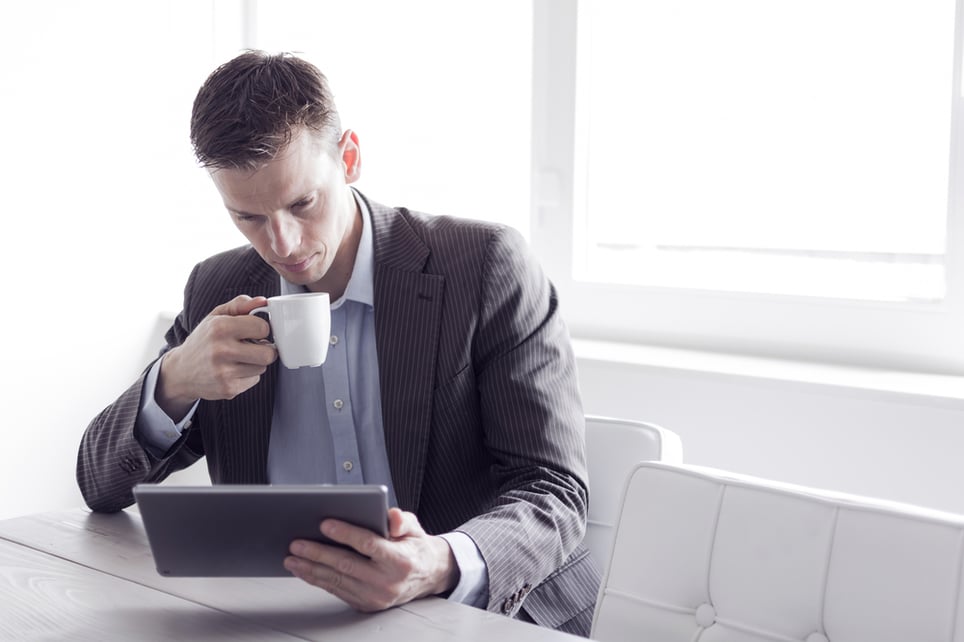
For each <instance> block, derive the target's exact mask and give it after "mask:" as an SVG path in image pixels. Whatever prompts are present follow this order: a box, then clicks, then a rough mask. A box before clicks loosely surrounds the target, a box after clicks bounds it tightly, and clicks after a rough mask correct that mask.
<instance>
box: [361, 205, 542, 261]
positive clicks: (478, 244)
mask: <svg viewBox="0 0 964 642" xmlns="http://www.w3.org/2000/svg"><path fill="white" fill-rule="evenodd" d="M369 203H370V208H371V211H372V217H373V219H374V221H375V227H376V236H379V237H381V238H382V239H386V240H391V241H402V242H404V240H406V239H418V241H420V242H421V243H422V244H424V245H425V246H426V247H427V248H428V249H429V250H431V251H432V252H443V253H445V252H446V251H448V250H451V251H452V252H455V253H457V254H460V253H465V252H469V253H475V252H477V251H484V249H485V247H486V246H487V245H489V243H491V242H493V241H496V242H499V241H503V242H509V243H524V241H523V240H522V235H521V234H519V232H518V231H517V230H515V229H514V228H512V227H510V226H508V225H505V224H502V223H495V222H492V221H483V220H478V219H471V218H464V217H459V216H451V215H447V214H437V213H427V212H422V211H418V210H413V209H409V208H407V207H387V206H384V205H380V204H378V203H374V202H369Z"/></svg>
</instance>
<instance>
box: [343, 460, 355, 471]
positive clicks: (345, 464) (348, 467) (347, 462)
mask: <svg viewBox="0 0 964 642" xmlns="http://www.w3.org/2000/svg"><path fill="white" fill-rule="evenodd" d="M341 466H342V468H344V469H345V472H346V473H350V472H351V469H352V468H354V465H352V463H351V462H350V461H346V462H345V463H343V464H342V465H341Z"/></svg>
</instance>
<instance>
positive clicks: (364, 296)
mask: <svg viewBox="0 0 964 642" xmlns="http://www.w3.org/2000/svg"><path fill="white" fill-rule="evenodd" d="M352 195H353V196H354V197H355V202H356V203H358V209H359V211H360V212H361V220H362V233H361V238H360V239H359V241H358V252H357V253H356V254H355V265H354V267H352V271H351V277H349V279H348V285H347V286H346V287H345V293H344V294H343V295H342V297H341V298H340V299H338V300H337V301H332V302H331V307H332V308H338V307H341V305H342V303H344V302H345V301H349V300H350V301H357V302H358V303H364V304H365V305H367V306H369V307H374V305H375V280H374V275H375V257H374V255H375V250H374V241H373V240H372V238H373V237H372V215H371V212H370V211H369V210H368V205H367V204H366V203H365V201H364V199H362V198H361V197H360V196H359V195H358V192H356V191H355V190H352ZM304 291H305V288H304V286H301V285H295V284H294V283H291V282H289V281H286V280H285V279H284V277H281V294H296V293H298V292H304Z"/></svg>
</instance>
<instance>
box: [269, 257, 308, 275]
mask: <svg viewBox="0 0 964 642" xmlns="http://www.w3.org/2000/svg"><path fill="white" fill-rule="evenodd" d="M314 260H315V257H314V255H312V256H309V257H308V258H306V259H302V260H301V261H298V262H296V263H282V262H281V261H276V262H275V265H277V266H278V267H279V268H280V269H282V270H284V271H285V272H290V273H291V274H298V273H300V272H304V271H305V270H307V269H308V268H309V267H311V264H312V263H313V262H314Z"/></svg>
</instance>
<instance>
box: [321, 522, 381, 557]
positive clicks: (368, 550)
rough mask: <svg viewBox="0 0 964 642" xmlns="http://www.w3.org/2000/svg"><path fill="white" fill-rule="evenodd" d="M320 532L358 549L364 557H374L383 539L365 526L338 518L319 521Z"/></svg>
mask: <svg viewBox="0 0 964 642" xmlns="http://www.w3.org/2000/svg"><path fill="white" fill-rule="evenodd" d="M321 533H322V535H324V536H325V537H327V538H329V539H331V540H332V541H335V542H338V543H339V544H344V545H345V546H348V547H349V548H352V549H354V550H356V551H358V552H359V553H361V554H362V555H364V556H365V557H374V556H375V554H376V552H377V551H378V548H379V545H380V544H381V543H382V542H384V541H385V540H384V539H383V538H381V537H379V536H378V535H376V534H375V533H373V532H372V531H370V530H368V529H367V528H362V527H360V526H355V525H354V524H349V523H348V522H343V521H341V520H338V519H326V520H324V521H323V522H322V523H321Z"/></svg>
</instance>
